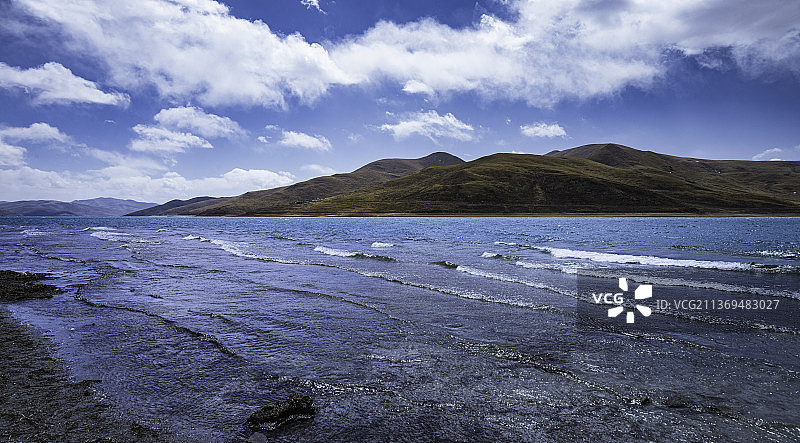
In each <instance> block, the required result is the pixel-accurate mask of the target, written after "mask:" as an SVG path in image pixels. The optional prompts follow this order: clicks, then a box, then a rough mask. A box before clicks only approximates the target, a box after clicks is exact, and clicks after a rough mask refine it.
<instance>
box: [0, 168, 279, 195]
mask: <svg viewBox="0 0 800 443" xmlns="http://www.w3.org/2000/svg"><path fill="white" fill-rule="evenodd" d="M294 179H295V178H294V176H293V175H292V174H289V173H288V172H273V171H269V170H265V169H240V168H234V169H232V170H230V171H228V172H226V173H224V174H221V175H219V176H214V177H199V178H187V177H184V176H183V175H181V174H179V173H177V172H174V171H168V172H164V173H162V174H160V175H158V174H156V175H152V176H151V175H149V174H144V173H142V172H141V171H140V170H138V169H137V168H134V167H131V166H125V165H114V166H109V167H106V168H102V169H98V170H91V171H87V172H84V173H73V172H69V171H62V172H57V171H44V170H40V169H36V168H31V167H29V166H22V167H19V168H15V169H0V182H2V183H3V184H4V186H3V187H2V188H1V189H0V199H12V200H18V199H54V200H73V199H75V198H93V197H97V196H114V197H118V198H131V199H135V200H140V201H152V202H163V201H165V200H168V199H173V198H190V197H196V196H197V195H212V196H229V195H238V194H241V193H244V192H247V191H252V190H254V189H266V188H272V187H276V186H285V185H288V184H291V183H292V182H293V181H294Z"/></svg>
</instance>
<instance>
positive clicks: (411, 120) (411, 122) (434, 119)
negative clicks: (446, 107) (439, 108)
mask: <svg viewBox="0 0 800 443" xmlns="http://www.w3.org/2000/svg"><path fill="white" fill-rule="evenodd" d="M380 129H381V131H386V132H391V133H392V136H393V137H394V138H395V140H401V139H404V138H408V137H411V136H412V135H415V134H417V135H422V136H424V137H428V138H429V139H431V140H432V141H434V142H438V139H440V138H454V139H456V140H461V141H471V140H473V139H474V135H473V128H472V126H470V125H468V124H466V123H464V122H462V121H461V120H459V119H457V118H456V117H455V116H454V115H453V114H451V113H447V114H445V115H439V113H438V112H436V111H434V110H430V111H428V112H416V113H413V114H408V115H406V116H405V118H404V119H403V120H401V121H400V122H398V123H396V124H385V125H382V126H381V128H380Z"/></svg>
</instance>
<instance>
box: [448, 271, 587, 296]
mask: <svg viewBox="0 0 800 443" xmlns="http://www.w3.org/2000/svg"><path fill="white" fill-rule="evenodd" d="M456 271H461V272H464V273H466V274H470V275H474V276H476V277H483V278H488V279H490V280H497V281H502V282H506V283H516V284H521V285H525V286H528V287H530V288H536V289H545V290H548V291H551V292H555V293H557V294H562V295H569V296H572V295H573V293H572V292H570V291H568V290H566V289H563V288H557V287H555V286H552V285H548V284H545V283H539V282H535V281H530V280H524V279H520V278H516V277H511V276H508V275H503V274H496V273H494V272H488V271H484V270H482V269H476V268H473V267H470V266H458V267H457V268H456Z"/></svg>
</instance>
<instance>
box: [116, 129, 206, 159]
mask: <svg viewBox="0 0 800 443" xmlns="http://www.w3.org/2000/svg"><path fill="white" fill-rule="evenodd" d="M133 131H134V132H135V133H136V134H138V135H139V138H137V139H135V140H133V141H131V144H130V149H131V150H132V151H140V152H156V153H162V154H169V153H178V152H185V151H187V150H188V149H191V148H205V149H211V148H212V147H213V146H211V143H209V142H208V140H206V139H204V138H202V137H198V136H196V135H194V134H189V133H186V132H177V131H172V130H169V129H166V128H161V127H158V126H148V125H136V126H134V127H133Z"/></svg>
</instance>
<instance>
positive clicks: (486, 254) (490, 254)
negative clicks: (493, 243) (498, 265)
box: [481, 252, 503, 258]
mask: <svg viewBox="0 0 800 443" xmlns="http://www.w3.org/2000/svg"><path fill="white" fill-rule="evenodd" d="M502 256H503V255H502V254H498V253H496V252H484V253H483V254H481V257H483V258H500V257H502Z"/></svg>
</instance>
